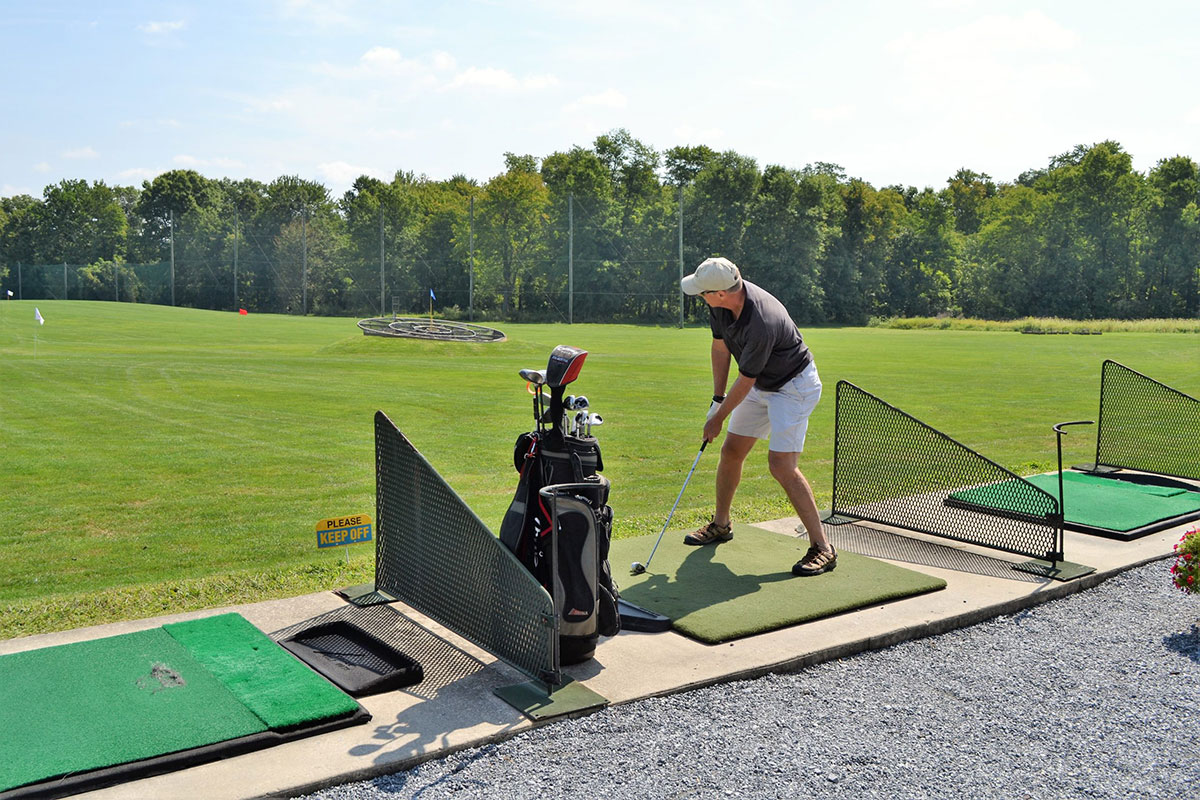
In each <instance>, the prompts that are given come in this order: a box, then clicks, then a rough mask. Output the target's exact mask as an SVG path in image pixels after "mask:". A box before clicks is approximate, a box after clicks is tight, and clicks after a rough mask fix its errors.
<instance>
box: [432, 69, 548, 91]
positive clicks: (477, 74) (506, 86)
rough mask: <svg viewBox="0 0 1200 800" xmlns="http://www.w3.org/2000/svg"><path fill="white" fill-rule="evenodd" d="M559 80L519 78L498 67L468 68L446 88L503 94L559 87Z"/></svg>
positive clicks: (543, 77) (542, 77)
mask: <svg viewBox="0 0 1200 800" xmlns="http://www.w3.org/2000/svg"><path fill="white" fill-rule="evenodd" d="M558 83H559V81H558V78H556V77H554V76H553V75H530V76H526V77H524V78H518V77H516V76H515V75H513V74H512V73H511V72H509V71H508V70H505V69H498V68H496V67H468V68H467V69H466V70H463V71H462V72H460V73H458V75H456V76H454V80H452V81H451V82H450V83H449V84H448V85H447V87H446V88H448V89H459V88H468V89H471V88H481V89H497V90H499V91H503V92H520V91H540V90H542V89H548V88H551V87H553V86H557V85H558Z"/></svg>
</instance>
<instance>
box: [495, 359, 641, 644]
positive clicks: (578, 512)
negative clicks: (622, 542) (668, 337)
mask: <svg viewBox="0 0 1200 800" xmlns="http://www.w3.org/2000/svg"><path fill="white" fill-rule="evenodd" d="M586 355H587V353H586V352H585V351H583V350H578V349H577V348H570V347H565V346H559V347H557V348H555V350H554V353H553V354H552V355H551V357H550V366H549V367H548V368H547V370H545V371H544V372H542V371H534V370H522V372H521V374H522V377H525V378H526V379H527V380H530V381H531V383H535V384H536V385H537V394H536V395H535V398H534V416H535V419H536V421H537V429H536V430H534V431H530V432H528V433H522V434H521V435H520V436H518V437H517V442H516V446H515V448H514V450H513V465H514V467H516V470H517V472H518V473H519V475H520V478H519V479H518V482H517V491H516V493H515V495H514V496H513V500H512V503H511V504H510V505H509V508H508V511H507V512H506V513H505V515H504V520H503V522H502V523H501V525H500V541H501V542H502V543H503V544H504V545H505V546H506V547H508V549H509V550H511V551H512V552H513V554H514V555H516V556H517V558H518V559H519V560H520V561H521V563H522V564H524V565H525V567H526V568H527V569H528V570H529V571H530V573H531V574H532V575H533V576H534V577H535V578H537V580H538V582H540V583H541V584H542V586H544V587H545V588H546V591H548V592H550V594H551V596H553V597H555V598H556V599H557V600H560V601H561V604H562V605H561V608H560V609H559V613H560V619H559V656H560V660H561V662H562V663H563V664H575V663H578V662H580V661H586V660H587V659H589V658H591V657H592V655H593V654H594V653H595V650H596V643H597V640H598V639H599V637H600V636H615V635H616V634H617V633H618V632H619V631H620V629H621V619H620V615H619V614H618V611H617V590H616V587H615V586H614V585H613V581H612V571H611V569H610V568H609V564H608V549H609V544H610V542H611V540H612V508H610V507H609V505H608V495H609V490H610V488H611V485H610V483H609V480H608V479H607V478H605V477H604V476H602V475H599V474H598V473H599V472H600V471H601V470H602V469H604V461H603V459H602V457H601V455H600V444H599V442H597V441H596V439H595V438H594V437H592V436H590V435H582V436H581V435H571V434H570V433H568V425H567V423H566V422H564V416H565V415H564V408H563V402H562V399H563V387H565V386H566V385H567V384H568V383H570V382H571V381H572V380H574V379H575V377H576V376H577V375H578V372H579V366H580V365H581V364H582V361H583V358H584V357H585V356H586ZM556 358H557V361H556ZM564 361H565V362H566V363H565V364H564ZM539 381H540V382H539ZM543 383H544V384H548V385H549V386H550V408H549V411H548V413H547V411H546V409H545V408H544V407H543V404H542V403H541V402H540V398H541V385H542V384H543ZM575 432H576V433H578V432H579V430H578V428H577V429H576V430H575ZM548 487H552V488H549V489H548ZM543 489H548V491H547V492H546V493H545V494H543V493H542V490H543ZM547 495H549V496H547ZM555 519H557V520H558V537H557V538H558V552H557V561H558V570H557V574H555V570H554V561H555V553H554V552H553V550H552V548H551V542H552V541H553V537H552V535H551V526H552V525H553V521H554V520H555Z"/></svg>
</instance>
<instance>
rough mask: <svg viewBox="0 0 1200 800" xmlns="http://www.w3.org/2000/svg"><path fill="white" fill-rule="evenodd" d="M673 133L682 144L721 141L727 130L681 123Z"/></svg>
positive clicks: (710, 143)
mask: <svg viewBox="0 0 1200 800" xmlns="http://www.w3.org/2000/svg"><path fill="white" fill-rule="evenodd" d="M671 134H672V135H673V136H674V137H675V139H676V140H677V141H678V142H679V143H680V144H689V145H690V144H708V145H709V146H711V145H712V144H715V143H718V142H720V141H721V140H722V139H724V138H725V131H724V130H722V129H721V128H696V127H693V126H691V125H679V126H677V127H676V128H675V129H674V130H672V131H671Z"/></svg>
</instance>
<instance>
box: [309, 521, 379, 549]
mask: <svg viewBox="0 0 1200 800" xmlns="http://www.w3.org/2000/svg"><path fill="white" fill-rule="evenodd" d="M369 541H371V518H370V517H369V516H367V515H366V514H355V515H354V516H350V517H330V518H329V519H323V520H321V521H320V522H318V523H317V547H341V546H342V545H351V544H359V543H361V542H369Z"/></svg>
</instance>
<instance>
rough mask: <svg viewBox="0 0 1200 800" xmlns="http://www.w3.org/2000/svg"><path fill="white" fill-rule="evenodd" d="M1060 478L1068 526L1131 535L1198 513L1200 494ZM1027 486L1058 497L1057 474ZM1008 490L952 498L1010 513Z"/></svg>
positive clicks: (1077, 475) (996, 487)
mask: <svg viewBox="0 0 1200 800" xmlns="http://www.w3.org/2000/svg"><path fill="white" fill-rule="evenodd" d="M1062 477H1063V506H1064V511H1065V517H1066V522H1067V523H1068V525H1069V524H1070V523H1072V522H1074V523H1078V524H1081V525H1088V526H1091V527H1094V528H1105V529H1108V530H1113V531H1130V530H1134V529H1135V528H1140V527H1143V526H1146V525H1150V524H1153V523H1155V522H1161V521H1163V520H1167V519H1171V518H1173V517H1178V516H1182V515H1185V514H1190V513H1194V512H1196V511H1200V492H1189V491H1187V490H1186V489H1179V488H1172V487H1167V486H1148V485H1143V484H1138V483H1132V482H1130V481H1122V480H1117V479H1115V478H1104V477H1100V476H1098V475H1088V474H1086V473H1082V472H1064V473H1063V476H1062ZM1025 480H1026V481H1028V482H1029V483H1032V484H1033V485H1034V486H1036V487H1038V488H1039V489H1042V490H1044V491H1046V492H1049V493H1050V494H1051V495H1053V496H1054V497H1058V473H1057V472H1052V473H1047V474H1044V475H1031V476H1029V477H1028V478H1025ZM1004 486H1005V484H1003V483H999V484H992V485H989V486H978V487H975V488H973V489H965V490H963V491H959V492H955V493H953V494H952V495H950V498H951V499H953V500H957V501H959V502H961V503H969V504H972V505H977V506H986V507H987V508H992V509H995V510H997V511H1012V510H1013V509H1010V508H1005V506H1004V498H1005V496H1006V493H1005V492H1004V491H1003V487H1004Z"/></svg>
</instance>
